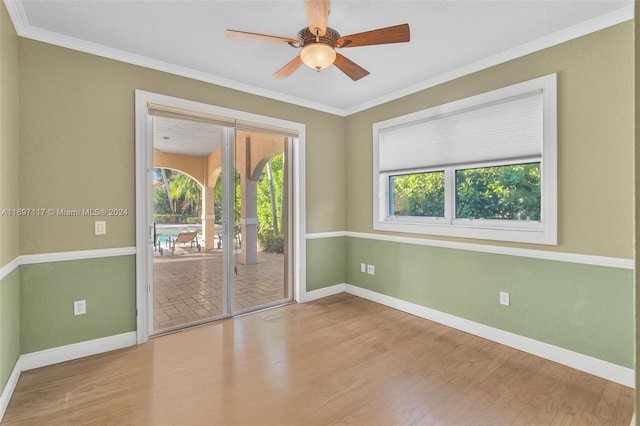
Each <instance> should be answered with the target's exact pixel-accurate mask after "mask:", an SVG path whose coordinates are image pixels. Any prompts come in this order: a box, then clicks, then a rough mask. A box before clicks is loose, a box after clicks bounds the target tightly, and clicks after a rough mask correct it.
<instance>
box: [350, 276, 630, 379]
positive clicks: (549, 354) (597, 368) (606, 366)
mask: <svg viewBox="0 0 640 426" xmlns="http://www.w3.org/2000/svg"><path fill="white" fill-rule="evenodd" d="M345 289H346V292H347V293H349V294H353V295H355V296H358V297H362V298H364V299H367V300H371V301H373V302H376V303H380V304H382V305H385V306H389V307H391V308H394V309H398V310H400V311H403V312H407V313H410V314H412V315H416V316H418V317H420V318H425V319H428V320H430V321H435V322H437V323H440V324H444V325H446V326H448V327H452V328H455V329H457V330H462V331H464V332H467V333H470V334H473V335H476V336H480V337H482V338H485V339H489V340H492V341H494V342H497V343H500V344H503V345H506V346H510V347H512V348H515V349H518V350H521V351H524V352H527V353H530V354H533V355H536V356H539V357H541V358H545V359H548V360H551V361H554V362H557V363H560V364H562V365H566V366H569V367H571V368H575V369H577V370H580V371H584V372H586V373H589V374H593V375H594V376H598V377H602V378H604V379H607V380H611V381H612V382H616V383H620V384H622V385H624V386H628V387H631V388H634V387H635V371H634V370H633V369H631V368H627V367H622V366H620V365H616V364H613V363H610V362H607V361H603V360H600V359H597V358H593V357H590V356H587V355H584V354H581V353H578V352H573V351H570V350H567V349H564V348H560V347H558V346H553V345H550V344H548V343H544V342H540V341H537V340H533V339H530V338H528V337H523V336H519V335H517V334H514V333H510V332H508V331H504V330H500V329H497V328H494V327H489V326H487V325H484V324H480V323H477V322H474V321H470V320H467V319H464V318H460V317H457V316H455V315H451V314H447V313H444V312H440V311H437V310H435V309H431V308H427V307H425V306H421V305H417V304H415V303H411V302H407V301H405V300H401V299H397V298H395V297H391V296H387V295H384V294H380V293H376V292H374V291H371V290H367V289H363V288H361V287H356V286H353V285H350V284H346V285H345Z"/></svg>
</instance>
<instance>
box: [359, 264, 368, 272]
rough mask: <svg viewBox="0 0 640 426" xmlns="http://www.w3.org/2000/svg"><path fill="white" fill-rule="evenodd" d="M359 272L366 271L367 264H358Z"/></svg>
mask: <svg viewBox="0 0 640 426" xmlns="http://www.w3.org/2000/svg"><path fill="white" fill-rule="evenodd" d="M360 272H367V264H366V263H361V264H360Z"/></svg>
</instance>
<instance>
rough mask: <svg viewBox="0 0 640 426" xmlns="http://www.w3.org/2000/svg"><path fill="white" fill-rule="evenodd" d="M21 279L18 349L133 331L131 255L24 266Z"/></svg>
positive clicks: (132, 258)
mask: <svg viewBox="0 0 640 426" xmlns="http://www.w3.org/2000/svg"><path fill="white" fill-rule="evenodd" d="M20 282H21V284H20V306H21V310H20V323H21V328H20V341H21V345H20V346H21V352H22V353H29V352H35V351H39V350H42V349H48V348H55V347H57V346H64V345H68V344H71V343H77V342H82V341H86V340H92V339H97V338H100V337H107V336H113V335H117V334H121V333H126V332H128V331H135V330H136V295H135V256H118V257H106V258H101V259H87V260H73V261H66V262H51V263H41V264H34V265H22V266H21V267H20ZM74 300H86V301H87V313H86V314H85V315H81V316H74V315H73V301H74Z"/></svg>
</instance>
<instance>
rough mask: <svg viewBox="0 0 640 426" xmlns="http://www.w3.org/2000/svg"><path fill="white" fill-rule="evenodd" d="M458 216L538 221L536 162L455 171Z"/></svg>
mask: <svg viewBox="0 0 640 426" xmlns="http://www.w3.org/2000/svg"><path fill="white" fill-rule="evenodd" d="M456 217H457V218H459V219H499V220H533V221H539V220H540V163H539V162H538V163H529V164H514V165H508V166H496V167H481V168H476V169H465V170H456Z"/></svg>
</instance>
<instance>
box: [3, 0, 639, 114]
mask: <svg viewBox="0 0 640 426" xmlns="http://www.w3.org/2000/svg"><path fill="white" fill-rule="evenodd" d="M5 4H6V5H7V7H8V9H9V13H10V15H11V18H12V20H13V22H14V25H15V26H16V29H17V31H18V34H19V35H21V36H23V37H28V38H33V39H36V40H41V41H46V42H49V43H54V44H58V45H61V46H65V47H70V48H74V49H78V50H82V51H85V52H90V53H95V54H99V55H102V56H106V57H110V58H114V59H118V60H124V61H126V62H130V63H134V64H138V65H144V66H148V67H151V68H155V69H160V70H164V71H169V72H173V73H176V74H179V75H185V76H188V77H192V78H197V79H200V80H204V81H209V82H212V83H215V84H219V85H223V86H227V87H232V88H236V89H239V90H244V91H249V92H252V93H257V94H259V95H263V96H268V97H271V98H274V99H279V100H284V101H288V102H292V103H296V104H299V105H304V106H309V107H312V108H315V109H318V110H321V111H327V112H331V113H334V114H339V115H347V114H350V113H353V112H356V111H360V110H362V109H365V108H367V107H370V106H374V105H377V104H379V103H382V102H384V101H387V100H390V99H394V98H397V97H399V96H402V95H405V94H408V93H411V92H414V91H417V90H420V89H423V88H426V87H429V86H431V85H434V84H438V83H441V82H443V81H446V80H449V79H451V78H455V77H458V76H461V75H464V74H466V73H469V72H473V71H476V70H478V69H482V68H485V67H488V66H492V65H495V64H497V63H500V62H504V61H506V60H509V59H513V58H515V57H518V56H521V55H523V54H527V53H531V52H533V51H536V50H539V49H542V48H545V47H548V46H551V45H553V44H557V43H559V42H563V41H566V40H570V39H572V38H575V37H578V36H581V35H584V34H587V33H589V32H593V31H597V30H599V29H602V28H606V27H608V26H611V25H615V24H617V23H619V22H623V21H626V20H629V19H632V18H633V1H632V0H599V1H580V0H552V1H530V0H509V1H498V0H488V1H487V0H471V1H456V0H446V1H436V0H433V1H415V0H414V1H403V0H370V1H357V0H333V1H332V2H331V13H330V16H329V26H331V27H332V28H334V29H336V30H337V31H338V32H340V34H342V35H348V34H353V33H358V32H362V31H367V30H371V29H376V28H381V27H387V26H391V25H396V24H401V23H405V22H406V23H409V25H410V27H411V42H409V43H403V44H392V45H382V46H367V47H356V48H352V49H342V50H341V53H342V54H343V55H345V56H347V57H348V58H349V59H351V60H353V61H355V62H356V63H358V64H359V65H361V66H362V67H364V68H366V69H367V70H369V71H370V72H371V74H370V75H369V76H367V77H365V78H363V79H362V80H360V81H357V82H353V81H351V79H349V78H348V77H347V76H346V75H344V74H343V73H342V72H340V71H339V70H338V69H337V68H335V67H330V68H328V69H326V70H324V71H321V72H320V73H317V72H315V71H314V70H311V69H309V68H307V67H304V66H303V67H301V68H300V69H298V71H296V72H295V73H294V74H293V75H292V76H291V77H289V78H285V79H278V80H276V79H274V78H273V77H272V75H273V73H274V72H275V71H276V70H278V69H279V68H281V67H282V66H283V65H285V64H286V63H287V62H289V61H290V60H291V59H292V58H293V57H294V56H295V55H296V54H297V53H298V52H299V51H298V50H297V49H294V48H291V47H289V46H288V45H285V44H279V43H267V42H259V41H244V40H229V39H227V38H226V37H225V30H226V29H227V28H230V29H236V30H241V31H250V32H257V33H263V34H270V35H278V36H284V37H292V38H295V36H296V34H297V32H298V31H299V30H300V29H301V28H303V27H304V26H305V25H306V20H305V12H304V6H303V0H286V1H273V0H262V1H247V0H234V1H204V0H200V1H184V0H182V1H178V0H173V1H149V0H144V1H136V0H126V1H116V0H110V1H101V0H82V1H74V0H61V1H60V0H46V1H41V0H5Z"/></svg>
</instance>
